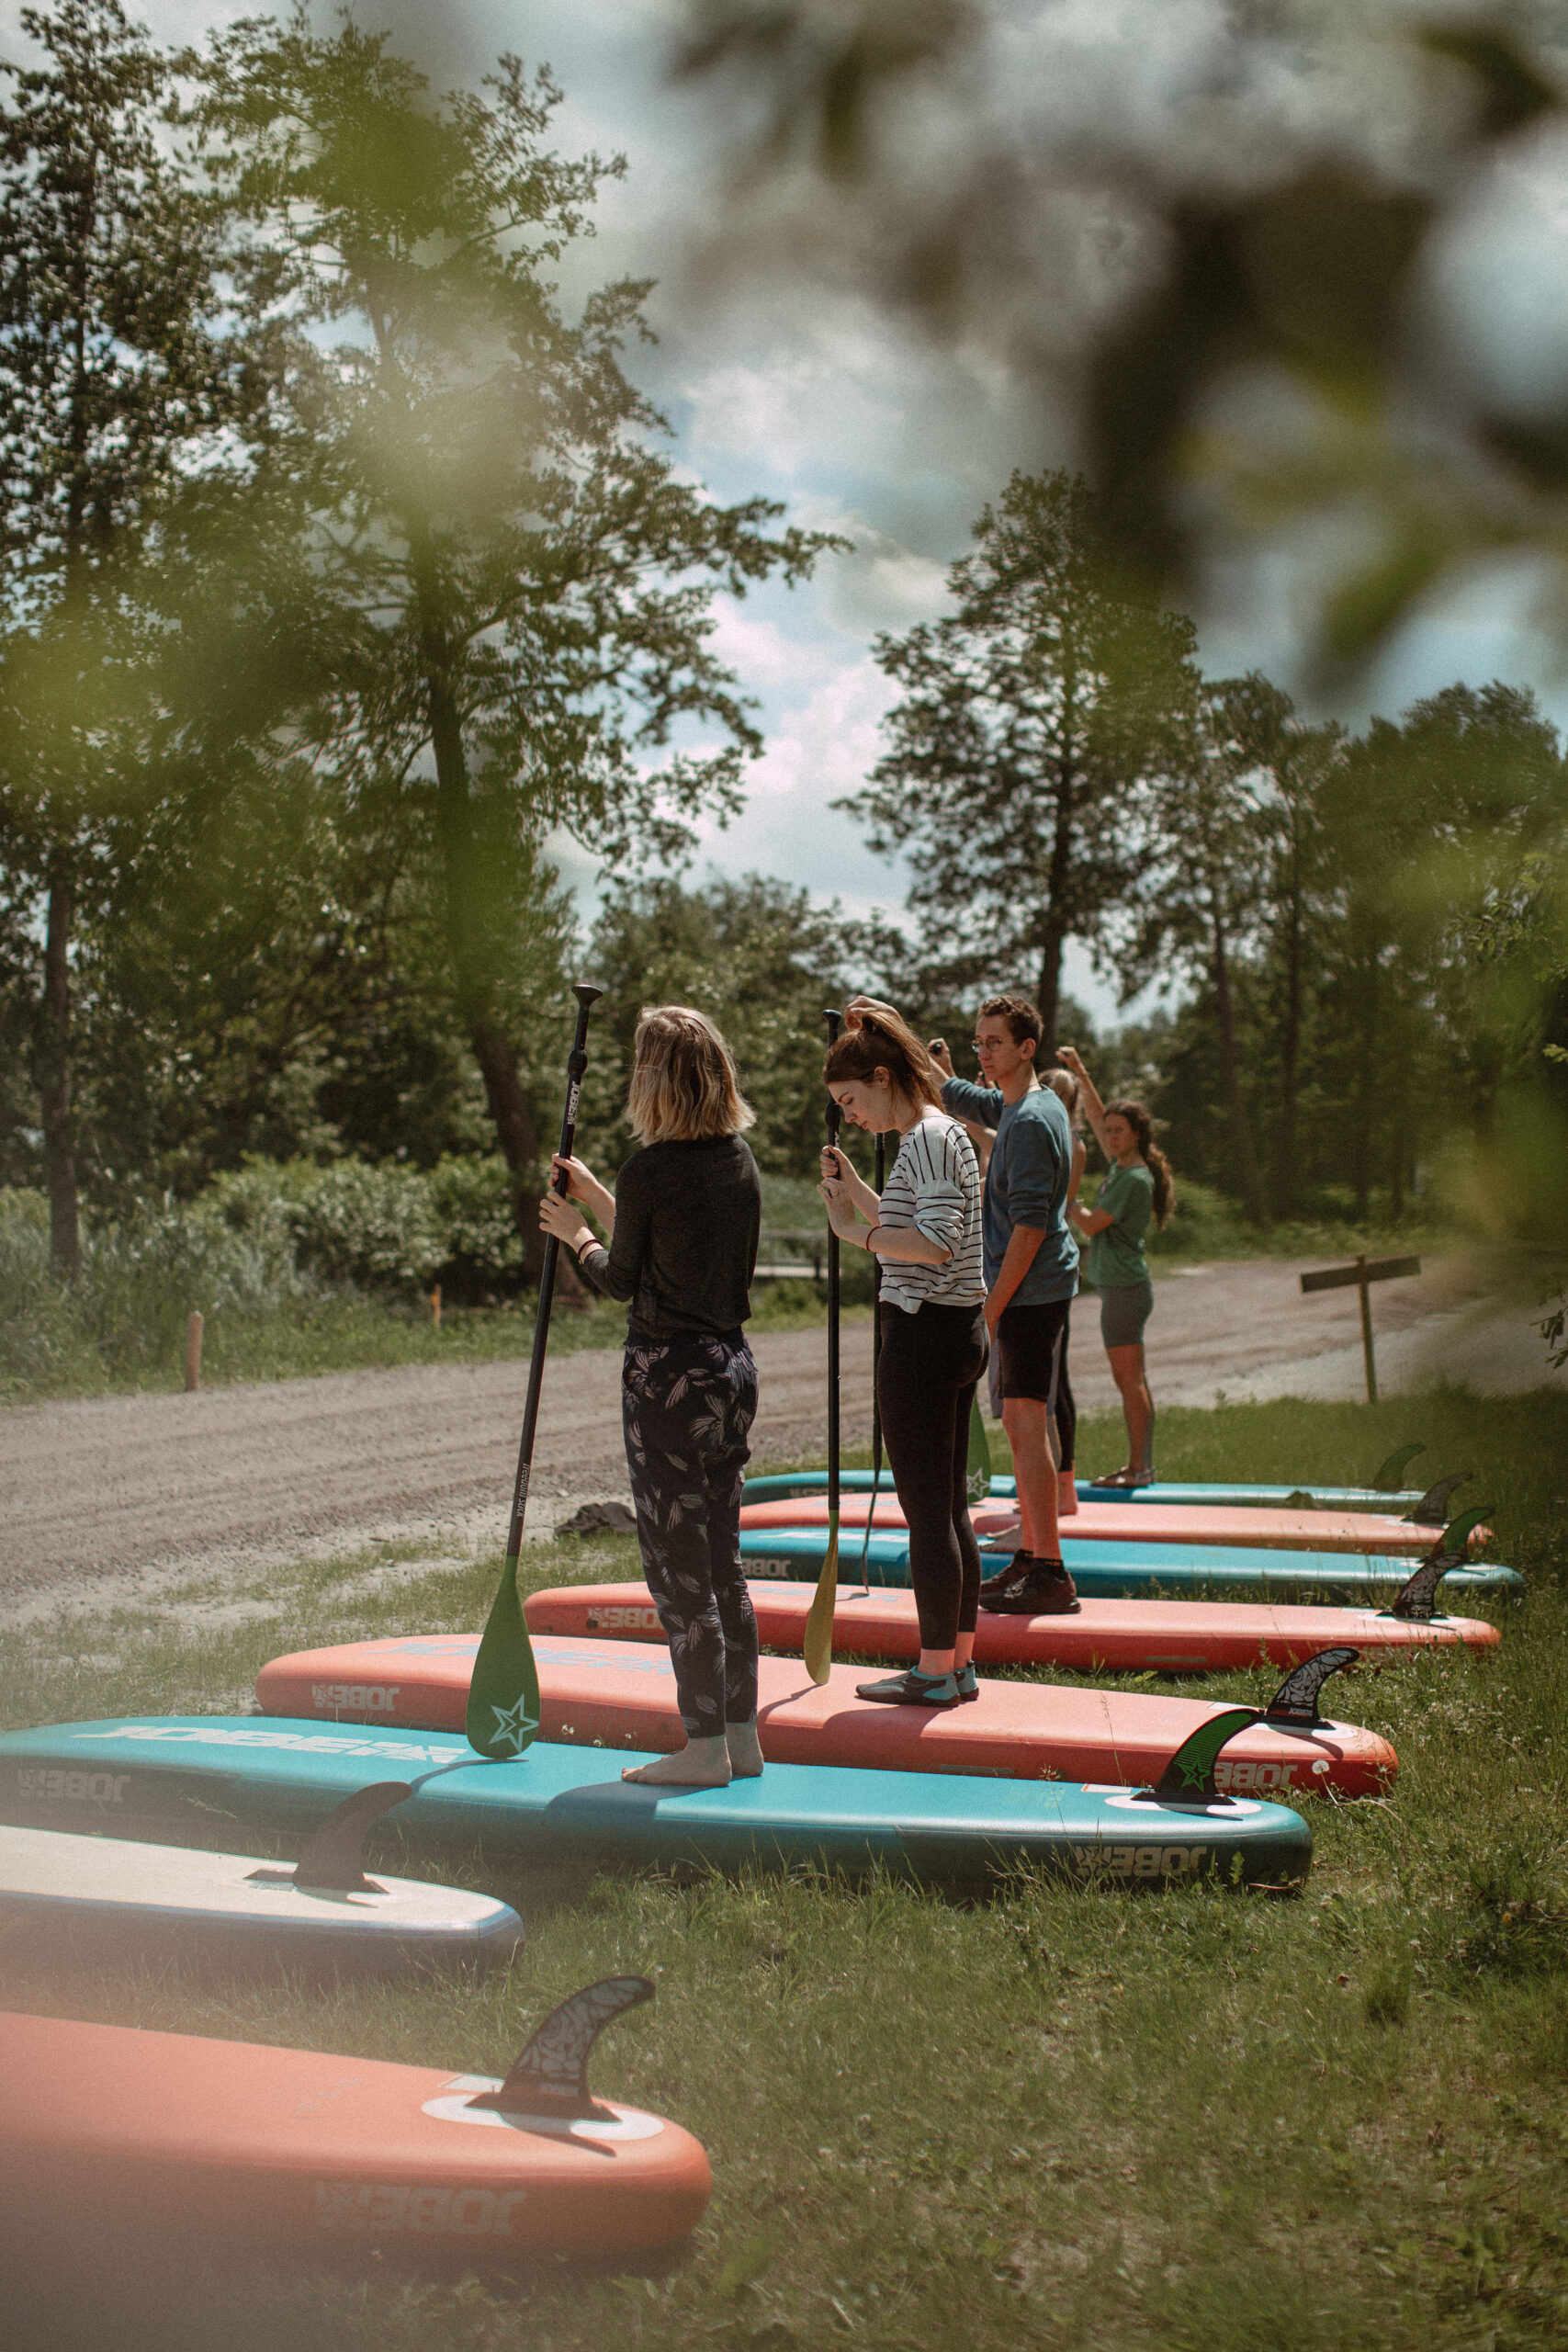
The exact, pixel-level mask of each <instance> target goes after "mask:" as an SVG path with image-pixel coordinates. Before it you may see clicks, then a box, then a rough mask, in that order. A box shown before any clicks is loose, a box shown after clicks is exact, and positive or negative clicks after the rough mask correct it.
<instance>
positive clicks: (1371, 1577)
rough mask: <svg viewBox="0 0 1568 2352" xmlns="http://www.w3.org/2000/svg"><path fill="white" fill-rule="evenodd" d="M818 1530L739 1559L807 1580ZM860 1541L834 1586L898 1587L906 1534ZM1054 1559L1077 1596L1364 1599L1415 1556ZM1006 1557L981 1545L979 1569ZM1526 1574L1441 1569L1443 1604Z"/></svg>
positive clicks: (1210, 1553) (750, 1548) (1169, 1547)
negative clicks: (1064, 1567)
mask: <svg viewBox="0 0 1568 2352" xmlns="http://www.w3.org/2000/svg"><path fill="white" fill-rule="evenodd" d="M826 1546H827V1531H826V1529H824V1528H820V1527H743V1528H742V1529H741V1531H740V1559H741V1565H742V1566H743V1567H744V1568H745V1571H746V1574H747V1575H748V1576H749V1577H782V1578H783V1579H784V1581H785V1582H786V1583H791V1584H796V1583H799V1582H800V1581H801V1580H802V1579H803V1578H804V1579H805V1580H806V1581H807V1583H810V1582H811V1581H812V1580H813V1579H814V1578H815V1577H817V1575H818V1571H819V1570H820V1568H821V1566H822V1559H823V1554H824V1552H825V1550H826ZM864 1548H865V1567H864V1574H862V1567H861V1553H862V1547H861V1543H860V1540H859V1538H858V1537H857V1538H856V1540H855V1542H854V1543H852V1544H845V1545H843V1546H842V1547H841V1548H840V1554H839V1582H840V1584H841V1585H859V1584H860V1583H862V1582H865V1583H866V1584H874V1585H907V1584H908V1581H909V1544H908V1537H907V1536H906V1535H905V1534H904V1532H903V1531H902V1530H901V1529H900V1530H898V1531H897V1532H889V1533H888V1534H886V1535H874V1536H873V1537H872V1538H871V1541H870V1543H869V1544H866V1546H865V1547H864ZM1062 1556H1063V1558H1064V1559H1065V1560H1066V1564H1067V1566H1068V1567H1069V1568H1070V1569H1071V1570H1072V1572H1073V1582H1074V1583H1075V1584H1076V1585H1077V1589H1078V1591H1079V1592H1080V1593H1081V1594H1082V1595H1083V1596H1084V1598H1085V1599H1086V1600H1142V1599H1152V1598H1154V1597H1155V1596H1156V1595H1157V1596H1158V1597H1159V1598H1161V1599H1162V1600H1204V1599H1206V1598H1209V1597H1215V1596H1218V1595H1219V1594H1221V1593H1225V1594H1237V1593H1250V1594H1253V1595H1255V1596H1257V1597H1258V1598H1259V1599H1267V1600H1285V1601H1288V1600H1304V1599H1308V1598H1316V1597H1325V1598H1332V1599H1333V1600H1363V1601H1364V1600H1366V1599H1367V1597H1368V1596H1369V1595H1370V1594H1380V1593H1384V1592H1388V1593H1392V1592H1394V1591H1397V1590H1398V1589H1399V1587H1400V1586H1401V1585H1402V1584H1404V1581H1405V1579H1406V1577H1409V1576H1410V1575H1411V1574H1412V1572H1413V1571H1414V1569H1415V1568H1416V1566H1417V1565H1418V1563H1417V1562H1416V1561H1415V1560H1409V1559H1393V1558H1387V1557H1384V1556H1382V1555H1376V1554H1368V1553H1362V1552H1266V1551H1262V1550H1260V1549H1258V1548H1257V1547H1255V1546H1250V1545H1247V1544H1213V1545H1208V1544H1132V1543H1129V1544H1075V1543H1073V1542H1071V1541H1070V1540H1069V1541H1066V1542H1065V1543H1064V1544H1063V1546H1062ZM1006 1557H1007V1554H1006V1553H1005V1552H988V1551H987V1549H986V1547H985V1546H984V1545H982V1546H981V1558H982V1560H984V1561H986V1562H987V1573H994V1571H995V1568H996V1567H998V1566H1000V1565H1001V1562H1002V1561H1003V1559H1005V1558H1006ZM1524 1584H1525V1580H1524V1578H1523V1577H1521V1576H1520V1575H1519V1573H1518V1571H1517V1569H1515V1568H1499V1567H1493V1566H1483V1567H1473V1568H1450V1570H1449V1571H1448V1573H1447V1575H1446V1576H1445V1577H1444V1578H1443V1599H1444V1605H1445V1607H1446V1608H1447V1609H1448V1610H1449V1611H1462V1609H1463V1606H1464V1603H1465V1601H1466V1600H1472V1599H1474V1598H1475V1597H1476V1596H1477V1595H1478V1594H1481V1593H1517V1592H1522V1591H1523V1590H1524Z"/></svg>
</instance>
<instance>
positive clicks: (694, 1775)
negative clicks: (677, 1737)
mask: <svg viewBox="0 0 1568 2352" xmlns="http://www.w3.org/2000/svg"><path fill="white" fill-rule="evenodd" d="M621 1778H622V1780H623V1781H645V1782H647V1783H649V1785H650V1786H652V1787H654V1788H659V1789H724V1788H728V1785H729V1750H728V1747H726V1745H725V1742H724V1738H723V1736H722V1734H721V1735H720V1736H719V1737H717V1738H716V1739H689V1740H688V1741H687V1742H686V1745H685V1747H678V1748H677V1749H676V1750H675V1753H674V1755H673V1756H656V1757H655V1758H654V1759H653V1761H652V1763H651V1764H628V1765H627V1766H626V1770H625V1771H624V1772H623V1773H622V1774H621Z"/></svg>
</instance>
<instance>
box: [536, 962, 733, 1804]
mask: <svg viewBox="0 0 1568 2352" xmlns="http://www.w3.org/2000/svg"><path fill="white" fill-rule="evenodd" d="M754 1116H755V1114H754V1113H753V1112H752V1110H751V1108H750V1104H749V1103H747V1102H746V1100H745V1098H744V1097H743V1096H742V1094H741V1092H740V1090H739V1086H738V1085H737V1083H736V1078H735V1064H734V1060H733V1058H732V1057H731V1055H730V1051H729V1047H728V1045H727V1044H726V1043H725V1041H724V1039H723V1037H722V1036H721V1035H719V1032H718V1031H717V1030H716V1028H715V1027H714V1024H713V1023H712V1022H711V1021H710V1020H709V1019H708V1017H707V1015H706V1013H705V1012H695V1011H694V1010H693V1009H692V1007H691V1006H689V1005H683V1004H660V1005H654V1006H649V1007H648V1008H646V1009H645V1010H644V1012H643V1014H642V1016H641V1018H640V1020H639V1021H638V1023H637V1040H636V1044H635V1046H634V1047H633V1051H632V1076H631V1084H630V1086H629V1088H628V1089H627V1092H626V1118H627V1121H628V1123H629V1125H630V1126H631V1130H632V1133H633V1134H634V1135H635V1136H636V1137H637V1142H638V1145H639V1146H640V1148H639V1149H638V1150H637V1151H634V1152H633V1154H632V1156H631V1158H630V1159H628V1160H627V1161H626V1166H625V1167H624V1168H623V1169H622V1170H621V1172H620V1174H619V1176H618V1177H617V1178H616V1180H615V1191H614V1192H613V1193H612V1192H610V1191H608V1190H607V1189H606V1187H605V1186H604V1185H603V1184H601V1183H600V1182H599V1180H598V1178H597V1177H596V1176H595V1175H594V1174H593V1172H592V1169H590V1168H588V1167H586V1166H585V1165H584V1164H583V1162H582V1161H581V1159H564V1160H563V1159H556V1160H555V1161H554V1162H553V1163H552V1174H553V1175H556V1176H560V1175H564V1176H565V1177H566V1179H567V1191H566V1196H565V1198H564V1199H563V1198H562V1197H561V1196H560V1195H559V1194H558V1193H554V1192H550V1193H546V1194H545V1197H544V1199H543V1200H542V1201H541V1202H540V1204H539V1223H540V1225H541V1226H542V1227H544V1229H545V1231H546V1232H547V1233H553V1234H554V1235H555V1236H556V1237H557V1238H558V1240H560V1241H562V1242H564V1243H565V1245H566V1247H567V1248H568V1249H569V1250H570V1251H571V1253H572V1255H573V1257H574V1258H575V1259H576V1261H577V1263H578V1266H579V1268H580V1269H581V1273H582V1275H583V1278H584V1280H585V1281H587V1282H588V1283H591V1284H592V1287H593V1289H595V1290H597V1291H602V1292H604V1294H605V1295H607V1296H609V1297H611V1298H621V1299H628V1300H629V1301H630V1302H631V1315H630V1318H629V1320H628V1322H627V1326H626V1360H625V1363H624V1364H623V1366H622V1370H621V1419H622V1424H623V1428H624V1430H625V1435H626V1466H627V1468H628V1470H629V1471H630V1473H631V1485H632V1498H633V1500H634V1502H635V1503H636V1505H637V1544H638V1546H639V1548H640V1550H641V1553H642V1564H643V1572H644V1574H645V1575H646V1577H647V1578H648V1588H649V1592H650V1593H651V1594H652V1596H653V1602H654V1606H655V1608H656V1609H657V1610H658V1611H659V1622H660V1624H661V1625H662V1626H663V1628H664V1632H665V1634H666V1636H667V1638H668V1640H669V1643H670V1661H671V1665H672V1666H673V1668H674V1669H675V1696H676V1702H677V1704H678V1705H679V1707H680V1710H681V1721H682V1724H683V1725H684V1727H685V1733H686V1745H685V1746H684V1747H682V1748H678V1749H677V1750H676V1752H675V1753H674V1754H673V1755H672V1756H657V1757H655V1758H654V1759H653V1761H652V1763H650V1764H642V1765H638V1766H636V1767H628V1768H627V1770H626V1771H624V1772H623V1773H622V1775H621V1778H622V1779H623V1780H624V1781H654V1782H655V1783H658V1784H660V1785H665V1786H673V1787H677V1788H719V1787H723V1785H724V1784H725V1783H726V1782H727V1781H728V1780H730V1779H731V1777H732V1776H733V1777H739V1778H742V1779H746V1778H750V1779H754V1778H755V1777H756V1775H757V1774H758V1773H760V1772H761V1769H762V1751H761V1747H759V1745H758V1741H757V1620H756V1618H755V1616H754V1615H753V1614H752V1610H751V1601H750V1595H749V1593H748V1592H747V1589H746V1578H745V1576H744V1574H743V1572H742V1569H741V1564H740V1493H741V1486H742V1482H743V1479H744V1475H745V1465H746V1462H747V1458H748V1456H749V1454H750V1442H749V1441H750V1430H751V1423H752V1421H753V1419H755V1417H756V1411H757V1367H756V1364H755V1363H753V1361H752V1357H751V1351H750V1348H749V1347H748V1346H747V1344H746V1333H745V1330H744V1328H743V1327H744V1325H745V1323H746V1321H747V1318H748V1317H749V1316H750V1312H751V1302H750V1283H751V1277H752V1274H753V1273H754V1272H755V1271H756V1265H757V1239H758V1233H759V1229H760V1227H761V1183H760V1182H759V1181H758V1176H757V1163H756V1161H755V1160H754V1159H752V1157H751V1153H750V1148H749V1146H748V1145H747V1144H746V1142H745V1141H744V1139H743V1134H744V1130H745V1129H746V1128H747V1127H749V1126H750V1125H752V1124H753V1120H754ZM580 1203H581V1206H580V1205H579V1204H580ZM583 1207H586V1208H588V1209H589V1210H590V1211H591V1212H592V1215H593V1216H596V1217H597V1218H598V1219H599V1222H600V1223H601V1225H603V1227H604V1229H605V1231H606V1233H607V1234H608V1235H609V1246H608V1248H606V1247H605V1246H604V1243H603V1242H601V1241H600V1240H599V1238H598V1237H597V1236H596V1235H595V1234H594V1232H593V1230H592V1227H591V1226H589V1224H588V1223H587V1222H586V1220H585V1218H584V1216H583V1214H582V1209H583Z"/></svg>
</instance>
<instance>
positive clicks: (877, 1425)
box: [860, 1135, 887, 1584]
mask: <svg viewBox="0 0 1568 2352" xmlns="http://www.w3.org/2000/svg"><path fill="white" fill-rule="evenodd" d="M873 1182H874V1184H875V1186H876V1193H877V1198H878V1199H879V1200H880V1198H881V1197H882V1188H883V1186H884V1184H886V1182H887V1138H886V1136H883V1135H879V1136H877V1138H876V1165H875V1170H874V1175H873ZM881 1363H882V1261H881V1259H880V1258H879V1257H878V1256H877V1254H876V1252H875V1250H873V1251H872V1253H871V1509H870V1510H868V1511H867V1513H866V1515H865V1533H864V1534H863V1536H862V1537H861V1541H860V1576H861V1582H862V1584H864V1583H865V1564H866V1558H867V1555H868V1552H869V1550H870V1545H871V1522H872V1521H873V1520H874V1518H875V1517H876V1496H877V1489H878V1487H880V1486H881V1484H882V1400H881V1398H880V1397H878V1395H877V1393H876V1375H877V1372H878V1369H879V1367H880V1365H881Z"/></svg>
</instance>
